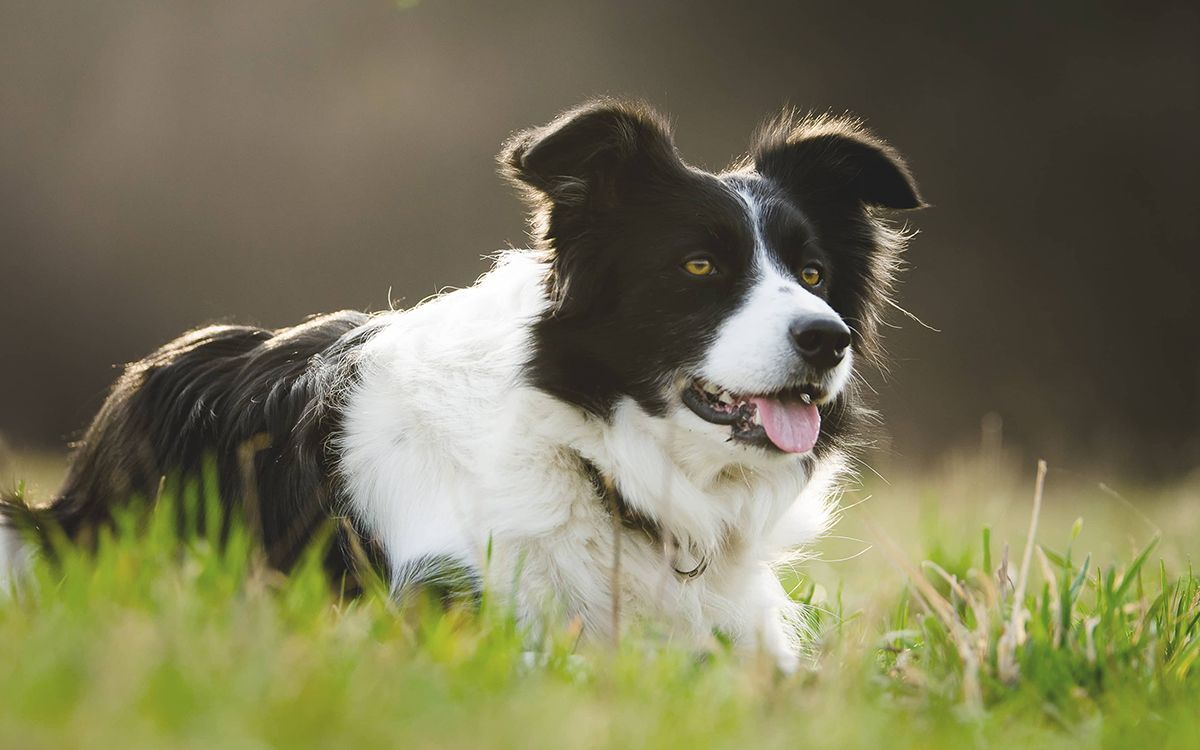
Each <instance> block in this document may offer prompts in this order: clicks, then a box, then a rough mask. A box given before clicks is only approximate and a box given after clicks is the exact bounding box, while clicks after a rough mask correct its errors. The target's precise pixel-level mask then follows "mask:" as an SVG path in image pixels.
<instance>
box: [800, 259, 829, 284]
mask: <svg viewBox="0 0 1200 750" xmlns="http://www.w3.org/2000/svg"><path fill="white" fill-rule="evenodd" d="M824 278H825V274H823V273H821V267H820V266H814V265H811V264H810V265H807V266H805V267H804V268H802V269H800V280H801V281H803V282H804V283H805V284H807V285H809V286H820V285H821V281H823V280H824Z"/></svg>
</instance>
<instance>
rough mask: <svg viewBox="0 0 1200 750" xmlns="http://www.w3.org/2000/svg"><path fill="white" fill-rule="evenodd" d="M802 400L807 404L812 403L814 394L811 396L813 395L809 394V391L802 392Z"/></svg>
mask: <svg viewBox="0 0 1200 750" xmlns="http://www.w3.org/2000/svg"><path fill="white" fill-rule="evenodd" d="M800 400H801V401H803V402H804V403H806V404H811V403H812V396H811V395H809V394H807V393H801V394H800Z"/></svg>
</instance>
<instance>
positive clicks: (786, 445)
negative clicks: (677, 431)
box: [682, 378, 824, 453]
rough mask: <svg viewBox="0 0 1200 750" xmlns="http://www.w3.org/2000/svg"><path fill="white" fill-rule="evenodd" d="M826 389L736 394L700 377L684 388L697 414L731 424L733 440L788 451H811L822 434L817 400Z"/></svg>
mask: <svg viewBox="0 0 1200 750" xmlns="http://www.w3.org/2000/svg"><path fill="white" fill-rule="evenodd" d="M823 395H824V394H823V393H822V391H821V390H820V389H819V388H817V387H816V386H813V385H805V386H799V387H795V388H785V389H784V390H781V391H777V392H775V393H770V394H764V395H748V394H738V393H732V392H730V391H727V390H724V389H722V388H721V387H720V386H717V385H714V384H712V383H709V382H707V381H705V380H702V379H700V378H697V379H695V380H693V381H692V382H691V383H689V384H688V386H687V387H686V388H684V390H683V394H682V398H683V403H684V404H686V405H687V407H688V408H689V409H691V410H692V411H693V412H694V413H695V414H696V416H698V417H700V418H701V419H703V420H704V421H706V422H711V423H713V424H717V425H729V428H730V439H732V440H736V441H739V442H743V443H749V444H751V445H758V446H761V447H763V448H774V449H777V450H781V451H783V452H785V453H807V452H809V451H810V450H812V449H813V446H814V445H816V444H817V438H818V437H819V436H820V434H821V414H820V412H818V411H817V402H818V401H820V400H821V398H822V397H823Z"/></svg>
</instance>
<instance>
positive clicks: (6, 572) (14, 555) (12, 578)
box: [0, 525, 32, 599]
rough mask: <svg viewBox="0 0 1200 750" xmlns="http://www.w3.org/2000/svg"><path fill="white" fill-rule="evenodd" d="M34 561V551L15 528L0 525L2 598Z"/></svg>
mask: <svg viewBox="0 0 1200 750" xmlns="http://www.w3.org/2000/svg"><path fill="white" fill-rule="evenodd" d="M31 562H32V551H31V549H30V548H29V547H28V545H26V544H25V543H23V542H22V541H21V537H20V535H19V534H18V533H17V531H16V530H15V529H11V528H8V527H7V526H3V525H0V599H3V598H4V597H5V596H7V595H8V594H10V593H11V592H12V591H13V589H14V587H15V586H17V585H18V584H19V583H20V582H21V579H22V578H24V576H25V573H26V572H27V571H28V569H29V565H30V564H31Z"/></svg>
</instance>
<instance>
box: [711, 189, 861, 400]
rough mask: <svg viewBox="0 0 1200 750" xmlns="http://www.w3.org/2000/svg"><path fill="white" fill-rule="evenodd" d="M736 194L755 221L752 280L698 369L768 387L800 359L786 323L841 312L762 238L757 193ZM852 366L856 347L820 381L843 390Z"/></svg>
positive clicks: (736, 386) (746, 385)
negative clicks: (778, 259)
mask: <svg viewBox="0 0 1200 750" xmlns="http://www.w3.org/2000/svg"><path fill="white" fill-rule="evenodd" d="M738 194H739V195H741V197H742V199H743V200H744V201H745V202H746V206H747V210H748V211H749V213H750V221H751V224H752V225H753V227H754V236H755V248H754V258H753V262H752V266H751V269H750V273H751V277H752V279H753V281H752V286H751V288H750V293H749V294H748V295H746V299H745V301H744V302H743V303H742V305H741V307H740V308H739V309H738V310H737V312H735V313H734V314H733V315H731V316H730V317H729V319H728V320H726V321H725V322H724V323H723V324H722V325H721V327H720V329H719V330H718V331H717V335H716V339H715V341H714V342H713V345H712V347H711V348H710V349H709V350H708V354H707V356H706V357H705V359H704V363H703V365H702V366H701V368H700V372H699V375H700V376H701V377H703V378H704V379H706V380H708V381H709V382H712V383H716V384H717V385H719V386H720V387H721V388H724V389H728V390H731V391H735V392H739V393H769V392H771V391H773V390H777V389H778V388H780V387H781V385H782V384H784V383H786V382H787V380H788V377H789V376H790V375H791V371H792V369H793V368H794V366H795V363H796V360H797V355H796V352H795V350H794V349H793V348H792V344H791V339H790V337H789V335H788V326H790V325H791V324H792V322H793V321H795V320H796V319H797V318H800V317H803V316H818V315H824V316H830V317H837V313H836V312H834V310H833V308H832V307H830V306H829V303H828V302H826V301H825V300H823V299H821V298H820V297H818V296H817V295H815V294H813V293H812V292H811V291H809V290H808V289H806V288H804V287H803V286H802V285H801V284H800V283H799V282H797V281H796V279H795V277H794V276H792V274H790V273H787V272H786V271H784V270H782V269H780V268H777V267H776V266H775V264H774V262H773V261H772V258H773V257H774V256H773V255H772V254H771V253H770V252H769V251H768V248H767V246H766V241H765V240H764V239H763V235H762V231H761V211H760V210H759V207H758V201H757V199H756V198H755V197H754V196H753V195H752V194H751V193H748V192H742V191H738ZM853 367H854V357H853V353H852V352H850V351H849V350H847V352H846V356H845V358H844V359H843V360H842V361H841V362H840V363H839V364H838V366H837V367H835V368H834V369H833V371H832V372H830V374H829V375H827V376H825V382H823V383H822V384H821V385H822V386H824V387H825V389H826V390H827V391H829V392H832V393H836V392H838V391H840V390H841V389H842V388H843V387H845V385H846V381H847V380H849V378H850V372H851V370H852V369H853Z"/></svg>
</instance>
